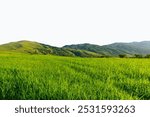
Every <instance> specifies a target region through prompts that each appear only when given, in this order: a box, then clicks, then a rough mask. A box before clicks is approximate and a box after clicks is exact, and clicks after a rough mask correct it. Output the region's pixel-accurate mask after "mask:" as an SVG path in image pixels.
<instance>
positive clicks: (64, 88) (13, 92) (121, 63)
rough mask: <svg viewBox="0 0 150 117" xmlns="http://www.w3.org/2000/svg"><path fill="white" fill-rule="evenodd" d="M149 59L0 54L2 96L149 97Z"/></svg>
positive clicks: (11, 97)
mask: <svg viewBox="0 0 150 117" xmlns="http://www.w3.org/2000/svg"><path fill="white" fill-rule="evenodd" d="M149 66H150V62H149V60H148V59H117V58H107V59H106V58H100V59H95V58H71V57H56V56H43V55H32V56H31V55H24V54H16V55H14V54H0V99H150V85H149V84H150V77H149V76H150V67H149Z"/></svg>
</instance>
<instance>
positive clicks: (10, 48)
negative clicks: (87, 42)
mask: <svg viewBox="0 0 150 117" xmlns="http://www.w3.org/2000/svg"><path fill="white" fill-rule="evenodd" d="M4 51H5V52H7V53H10V52H15V53H16V52H17V53H26V54H44V55H45V54H52V55H58V56H80V57H101V55H100V54H97V53H94V52H89V51H86V50H75V49H64V48H58V47H53V46H49V45H45V44H41V43H38V42H32V41H25V40H23V41H18V42H11V43H7V44H4V45H0V53H3V52H4Z"/></svg>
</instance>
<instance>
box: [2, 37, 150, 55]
mask: <svg viewBox="0 0 150 117" xmlns="http://www.w3.org/2000/svg"><path fill="white" fill-rule="evenodd" d="M0 52H18V53H27V54H44V55H47V54H52V55H58V56H79V57H104V56H105V57H107V56H118V55H121V54H122V55H123V54H124V55H128V56H133V55H135V54H140V55H146V54H150V41H142V42H131V43H113V44H109V45H103V46H99V45H94V44H89V43H84V44H74V45H65V46H63V47H54V46H50V45H47V44H42V43H38V42H33V41H27V40H22V41H18V42H10V43H7V44H2V45H0Z"/></svg>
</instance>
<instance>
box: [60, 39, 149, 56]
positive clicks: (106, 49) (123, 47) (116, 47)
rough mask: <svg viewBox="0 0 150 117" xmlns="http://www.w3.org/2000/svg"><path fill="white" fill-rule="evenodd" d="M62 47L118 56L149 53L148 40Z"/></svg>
mask: <svg viewBox="0 0 150 117" xmlns="http://www.w3.org/2000/svg"><path fill="white" fill-rule="evenodd" d="M63 48H72V49H81V50H87V51H91V52H95V53H98V54H102V55H109V56H118V55H119V54H127V55H134V54H142V55H145V54H150V41H143V42H132V43H113V44H109V45H104V46H99V45H94V44H87V43H85V44H77V45H66V46H64V47H63Z"/></svg>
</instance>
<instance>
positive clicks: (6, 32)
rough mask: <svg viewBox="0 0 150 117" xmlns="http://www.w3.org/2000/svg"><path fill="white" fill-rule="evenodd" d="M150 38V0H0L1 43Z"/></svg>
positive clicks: (53, 43) (124, 40) (58, 43)
mask: <svg viewBox="0 0 150 117" xmlns="http://www.w3.org/2000/svg"><path fill="white" fill-rule="evenodd" d="M18 40H31V41H37V42H42V43H47V44H49V45H53V46H63V45H66V44H78V43H92V44H98V45H103V44H109V43H113V42H132V41H144V40H150V0H0V44H3V43H6V42H11V41H18Z"/></svg>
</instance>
